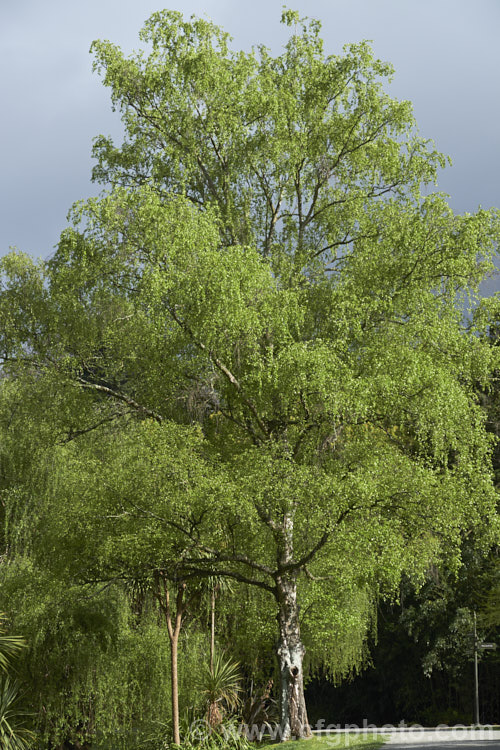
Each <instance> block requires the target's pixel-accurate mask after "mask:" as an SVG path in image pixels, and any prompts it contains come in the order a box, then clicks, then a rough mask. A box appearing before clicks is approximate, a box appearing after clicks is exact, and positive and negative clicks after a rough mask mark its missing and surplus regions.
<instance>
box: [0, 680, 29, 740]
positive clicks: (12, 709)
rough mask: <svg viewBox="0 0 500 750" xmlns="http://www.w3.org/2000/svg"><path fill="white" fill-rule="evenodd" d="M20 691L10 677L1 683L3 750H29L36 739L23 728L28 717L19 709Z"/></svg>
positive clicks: (0, 733)
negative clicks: (24, 719)
mask: <svg viewBox="0 0 500 750" xmlns="http://www.w3.org/2000/svg"><path fill="white" fill-rule="evenodd" d="M18 700H19V690H18V687H17V685H16V683H14V682H12V681H11V680H10V678H9V677H4V678H3V680H2V681H1V682H0V747H1V748H2V750H29V748H30V747H32V743H33V740H34V738H35V736H34V734H33V732H30V731H29V729H26V728H25V727H23V726H22V720H23V718H24V717H25V716H28V714H27V712H26V711H22V710H20V709H19V708H17V705H16V704H17V701H18Z"/></svg>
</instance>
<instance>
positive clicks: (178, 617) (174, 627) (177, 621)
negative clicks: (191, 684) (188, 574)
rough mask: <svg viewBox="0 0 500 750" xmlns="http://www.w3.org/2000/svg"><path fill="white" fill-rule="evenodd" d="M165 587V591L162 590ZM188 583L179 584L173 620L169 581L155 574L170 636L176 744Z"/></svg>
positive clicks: (177, 741)
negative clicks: (180, 648)
mask: <svg viewBox="0 0 500 750" xmlns="http://www.w3.org/2000/svg"><path fill="white" fill-rule="evenodd" d="M162 588H163V591H162ZM185 590H186V584H185V583H182V582H181V583H180V584H178V586H177V596H176V602H175V604H176V607H175V615H174V618H173V621H172V612H171V608H170V591H169V589H168V583H167V580H166V579H165V577H164V576H162V575H161V574H160V573H158V574H157V575H156V576H155V594H156V598H157V599H158V602H159V604H160V608H161V610H162V611H163V614H164V615H165V620H166V623H167V630H168V637H169V639H170V656H171V659H170V676H171V683H172V725H173V741H174V743H175V744H176V745H180V744H181V735H180V730H179V678H178V667H177V654H178V645H179V633H180V632H181V625H182V616H183V614H184V610H185V606H184V592H185Z"/></svg>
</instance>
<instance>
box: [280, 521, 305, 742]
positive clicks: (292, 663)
mask: <svg viewBox="0 0 500 750" xmlns="http://www.w3.org/2000/svg"><path fill="white" fill-rule="evenodd" d="M283 531H284V535H283V541H284V544H283V547H282V550H281V556H280V563H281V564H282V565H286V564H287V563H289V562H290V561H291V559H292V550H293V546H292V545H293V541H292V538H293V518H292V517H291V515H285V518H284V524H283ZM276 590H277V599H278V605H279V614H278V623H279V631H280V639H279V648H278V656H279V662H280V673H281V696H280V697H281V701H280V703H281V740H282V742H285V741H286V740H289V739H292V738H293V739H297V738H299V737H309V736H310V734H311V729H310V727H309V721H308V718H307V710H306V703H305V700H304V675H303V669H302V666H303V660H304V654H305V648H304V645H303V643H302V641H301V639H300V623H299V609H298V605H297V579H296V575H295V573H286V572H285V573H284V574H283V575H282V576H278V578H277V580H276Z"/></svg>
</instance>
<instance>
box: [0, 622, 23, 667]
mask: <svg viewBox="0 0 500 750" xmlns="http://www.w3.org/2000/svg"><path fill="white" fill-rule="evenodd" d="M3 620H5V615H3V614H2V613H0V625H1V624H2V621H3ZM25 646H26V642H25V641H24V638H21V637H20V636H18V635H5V629H4V628H2V627H0V670H2V671H3V672H8V670H9V667H10V664H11V659H12V658H13V657H15V656H18V655H19V653H20V652H21V650H22V649H23V648H24V647H25Z"/></svg>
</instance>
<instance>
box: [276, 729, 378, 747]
mask: <svg viewBox="0 0 500 750" xmlns="http://www.w3.org/2000/svg"><path fill="white" fill-rule="evenodd" d="M384 742H385V740H384V739H382V738H381V737H373V735H372V736H369V737H362V736H359V735H353V734H349V733H347V732H346V733H341V734H337V733H335V734H329V735H322V736H320V737H314V736H313V737H309V738H308V739H306V740H292V741H290V743H289V747H290V750H292V749H293V750H337V748H338V750H345V749H346V748H349V750H353V748H356V749H358V748H359V750H378V749H379V748H380V747H382V745H383V744H384ZM287 744H288V743H287Z"/></svg>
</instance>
